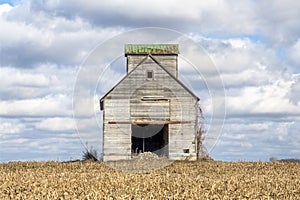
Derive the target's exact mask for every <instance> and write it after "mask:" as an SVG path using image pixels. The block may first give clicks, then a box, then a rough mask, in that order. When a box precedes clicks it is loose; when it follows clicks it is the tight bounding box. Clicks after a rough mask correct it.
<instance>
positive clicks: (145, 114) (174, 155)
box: [103, 59, 197, 160]
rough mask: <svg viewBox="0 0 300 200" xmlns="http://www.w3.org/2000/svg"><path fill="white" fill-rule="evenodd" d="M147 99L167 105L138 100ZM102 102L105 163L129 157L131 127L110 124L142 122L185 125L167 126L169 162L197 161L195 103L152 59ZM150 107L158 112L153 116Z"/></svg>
mask: <svg viewBox="0 0 300 200" xmlns="http://www.w3.org/2000/svg"><path fill="white" fill-rule="evenodd" d="M147 71H153V72H154V77H153V79H148V78H147V76H146V72H147ZM149 96H150V97H151V98H155V97H157V98H159V99H167V100H168V101H164V100H162V101H161V102H159V101H153V102H151V101H148V102H147V101H146V102H145V101H142V100H141V99H142V98H145V97H146V98H149ZM104 102H105V103H104V112H105V117H104V149H103V150H104V160H110V159H118V158H124V159H126V158H130V156H131V125H130V124H111V123H109V122H130V121H143V120H144V121H149V120H155V121H158V120H162V121H166V120H169V121H184V123H181V124H169V158H171V159H182V158H183V157H184V156H185V157H187V156H192V157H193V156H194V158H196V148H195V145H194V144H193V142H194V138H195V132H196V129H195V124H196V119H197V118H196V116H197V115H196V109H195V106H194V105H195V104H196V102H197V99H196V98H195V97H194V96H192V95H191V93H189V92H188V91H187V90H186V89H185V88H184V87H182V85H180V84H179V83H178V82H177V81H175V80H174V79H173V78H172V77H171V76H170V75H169V74H168V73H166V71H164V70H163V69H162V68H161V67H160V66H158V65H157V64H156V63H155V62H154V61H153V60H152V59H148V60H146V61H145V62H144V63H143V64H141V65H140V66H139V67H137V68H136V69H135V70H134V71H132V72H131V73H130V74H129V75H128V76H127V77H126V78H125V79H124V80H123V81H122V82H121V83H120V84H119V85H117V86H116V87H115V89H114V90H112V91H111V92H110V93H109V94H108V95H107V96H106V97H105V101H104ZM151 105H152V106H151ZM153 105H154V106H158V107H160V108H161V109H155V112H153V110H152V109H153ZM167 107H168V108H167ZM184 149H188V151H189V153H184Z"/></svg>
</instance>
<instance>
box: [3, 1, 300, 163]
mask: <svg viewBox="0 0 300 200" xmlns="http://www.w3.org/2000/svg"><path fill="white" fill-rule="evenodd" d="M299 9H300V3H299V2H297V1H292V0H287V1H280V0H273V1H270V0H264V1H250V0H246V1H230V0H228V1H219V0H212V1H207V2H202V1H190V0H187V1H179V0H175V1H174V2H173V4H170V3H169V2H168V1H158V0H154V1H151V3H149V1H148V2H145V3H143V2H141V1H135V0H134V1H128V2H126V3H125V2H121V1H96V0H92V1H89V3H87V2H86V1H83V0H79V1H75V2H74V1H68V0H65V1H60V0H45V1H34V0H28V1H25V0H24V1H0V27H1V31H0V44H1V46H0V70H1V71H0V80H1V84H0V162H7V161H12V160H69V159H78V158H81V156H82V151H83V150H84V147H83V145H84V144H85V143H86V142H90V144H91V143H92V141H89V140H88V139H86V138H84V136H83V135H82V134H78V133H77V130H78V129H79V130H81V128H82V127H84V129H85V130H87V132H89V133H93V134H94V135H93V134H92V135H93V136H92V137H93V138H94V139H96V140H97V139H98V138H100V135H99V134H100V132H101V131H99V132H98V130H101V125H99V124H101V123H99V121H100V122H101V113H100V111H98V110H97V109H95V110H93V113H92V115H91V113H83V114H82V118H81V119H80V120H81V121H80V125H79V127H78V124H76V120H74V119H73V95H74V94H73V91H74V87H75V83H76V80H77V79H76V78H77V75H78V74H79V72H80V69H81V67H82V64H83V63H84V61H85V60H86V59H87V58H88V57H89V55H90V53H91V52H92V51H93V50H94V49H95V48H96V47H97V45H99V44H101V43H103V42H104V41H107V40H108V39H110V38H112V37H113V36H117V35H120V34H124V33H125V32H126V31H130V30H132V29H136V28H144V27H161V28H167V29H172V30H175V31H178V32H181V33H182V34H183V35H185V37H188V38H190V39H192V40H193V41H194V42H195V43H197V44H198V45H201V46H202V47H203V48H204V49H205V51H206V52H207V54H208V55H209V56H210V58H211V60H212V61H213V63H214V64H215V66H216V68H217V69H218V71H219V74H220V75H219V76H220V77H221V78H222V80H223V83H224V91H225V102H226V117H225V123H224V126H223V129H222V132H221V135H220V137H219V138H218V143H217V144H216V145H215V146H214V148H213V149H212V150H211V151H210V154H211V156H212V157H213V158H214V159H218V160H226V161H237V160H252V161H254V160H263V161H267V160H268V159H269V158H270V157H277V158H300V134H299V130H300V66H299V65H300V40H299V35H300V26H299V22H298V19H299V18H300V13H299ZM154 39H159V38H155V37H154ZM121 48H123V47H121ZM116 56H119V55H116ZM124 59H125V58H123V57H121V58H119V60H117V61H115V62H114V63H113V64H112V67H111V69H110V70H108V71H106V72H105V77H104V79H103V80H101V81H102V82H101V81H100V82H99V85H98V86H97V88H98V89H99V88H100V89H99V90H97V91H96V92H95V91H91V92H92V93H93V94H94V93H95V94H96V95H95V96H94V97H95V101H94V102H91V103H92V104H93V106H94V107H95V108H97V105H98V102H97V98H99V96H101V94H102V93H104V92H105V91H107V89H109V88H110V87H111V86H113V85H114V84H115V83H116V82H117V81H118V80H119V79H120V78H121V77H122V76H123V75H124V69H125V66H122V67H124V69H119V68H118V67H119V66H120V65H123V64H124V63H125V62H124ZM116 63H117V64H116ZM181 63H182V65H181V66H179V68H180V71H181V72H182V75H181V78H182V79H183V81H184V82H185V83H186V84H187V85H190V87H191V88H192V89H193V90H194V91H195V92H196V93H197V94H198V95H199V97H200V98H201V105H202V107H203V110H204V115H205V117H206V118H207V119H210V117H211V116H212V114H211V113H212V107H213V106H214V105H212V101H211V96H210V95H209V92H210V91H208V90H207V89H206V88H203V85H204V84H203V83H202V82H201V81H202V80H201V79H200V78H199V77H198V78H199V79H197V78H195V77H194V78H193V75H194V74H193V73H194V72H193V71H189V70H188V65H187V64H186V62H185V61H184V60H181ZM206 76H207V77H206V78H207V79H208V80H214V78H215V76H216V74H210V75H209V74H207V75H206ZM101 89H102V90H101ZM101 92H102V93H101ZM91 116H92V117H94V118H96V121H97V122H98V126H95V124H92V123H91V119H90V118H89V117H91ZM94 120H95V119H94ZM77 122H78V121H77ZM76 125H77V127H76ZM81 126H82V127H81ZM207 126H208V127H209V120H208V122H207ZM79 136H80V137H81V139H80V137H79ZM208 138H209V137H208ZM97 148H98V147H97Z"/></svg>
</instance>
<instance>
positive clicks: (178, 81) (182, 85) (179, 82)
mask: <svg viewBox="0 0 300 200" xmlns="http://www.w3.org/2000/svg"><path fill="white" fill-rule="evenodd" d="M148 57H150V58H151V59H152V60H153V61H154V62H155V63H156V64H157V65H158V66H160V67H161V68H162V69H163V70H164V71H165V72H166V73H167V74H168V75H169V76H170V77H171V78H173V79H174V80H175V81H176V82H177V83H178V84H179V85H180V86H181V87H183V88H184V89H185V90H186V91H187V92H188V93H190V94H191V95H192V96H193V97H194V98H195V99H197V101H199V100H200V98H199V97H198V96H196V95H195V94H194V93H193V92H192V91H191V90H190V89H189V88H187V87H186V86H185V85H184V84H183V83H182V82H181V81H180V80H179V79H177V78H176V77H175V76H173V75H172V74H171V73H170V72H169V71H168V70H166V69H165V68H164V67H163V66H162V65H161V64H160V63H159V62H158V61H157V60H156V59H155V58H153V56H152V55H151V54H148V55H147V56H146V57H145V58H144V59H143V60H142V61H141V62H140V63H139V64H138V65H137V66H135V67H134V68H133V69H132V70H131V71H130V72H129V73H127V74H126V76H124V77H123V78H122V79H121V80H120V81H119V82H118V83H117V84H116V85H115V86H114V87H113V88H111V89H110V90H109V91H108V92H107V93H106V94H105V95H104V96H103V97H102V98H101V99H100V109H101V110H102V106H101V104H102V101H103V100H104V98H105V97H106V96H107V95H109V93H110V92H111V91H113V90H114V89H115V88H116V87H117V86H118V85H119V84H121V82H122V81H123V80H125V79H126V78H127V77H128V76H130V74H131V73H133V72H134V71H135V69H136V68H138V67H139V66H140V65H141V64H143V63H144V62H145V61H146V60H147V59H148Z"/></svg>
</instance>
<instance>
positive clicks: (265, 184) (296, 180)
mask: <svg viewBox="0 0 300 200" xmlns="http://www.w3.org/2000/svg"><path fill="white" fill-rule="evenodd" d="M0 171H1V175H0V176H1V178H0V199H34V198H36V199H132V198H133V199H141V198H143V199H161V198H175V199H206V198H207V199H297V198H299V196H300V164H296V163H280V162H272V163H263V162H218V161H207V162H174V163H172V164H171V165H169V166H167V167H165V168H163V169H159V170H156V171H154V172H151V173H148V174H138V173H126V172H122V171H117V170H114V169H112V168H110V167H108V166H106V165H105V164H103V163H100V162H74V163H59V162H15V163H7V164H0Z"/></svg>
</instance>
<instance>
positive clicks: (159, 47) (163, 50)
mask: <svg viewBox="0 0 300 200" xmlns="http://www.w3.org/2000/svg"><path fill="white" fill-rule="evenodd" d="M128 54H130V55H132V54H139V55H141V54H144V55H148V54H152V55H156V54H160V55H170V54H171V55H177V54H179V46H178V44H126V45H125V56H127V55H128Z"/></svg>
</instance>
